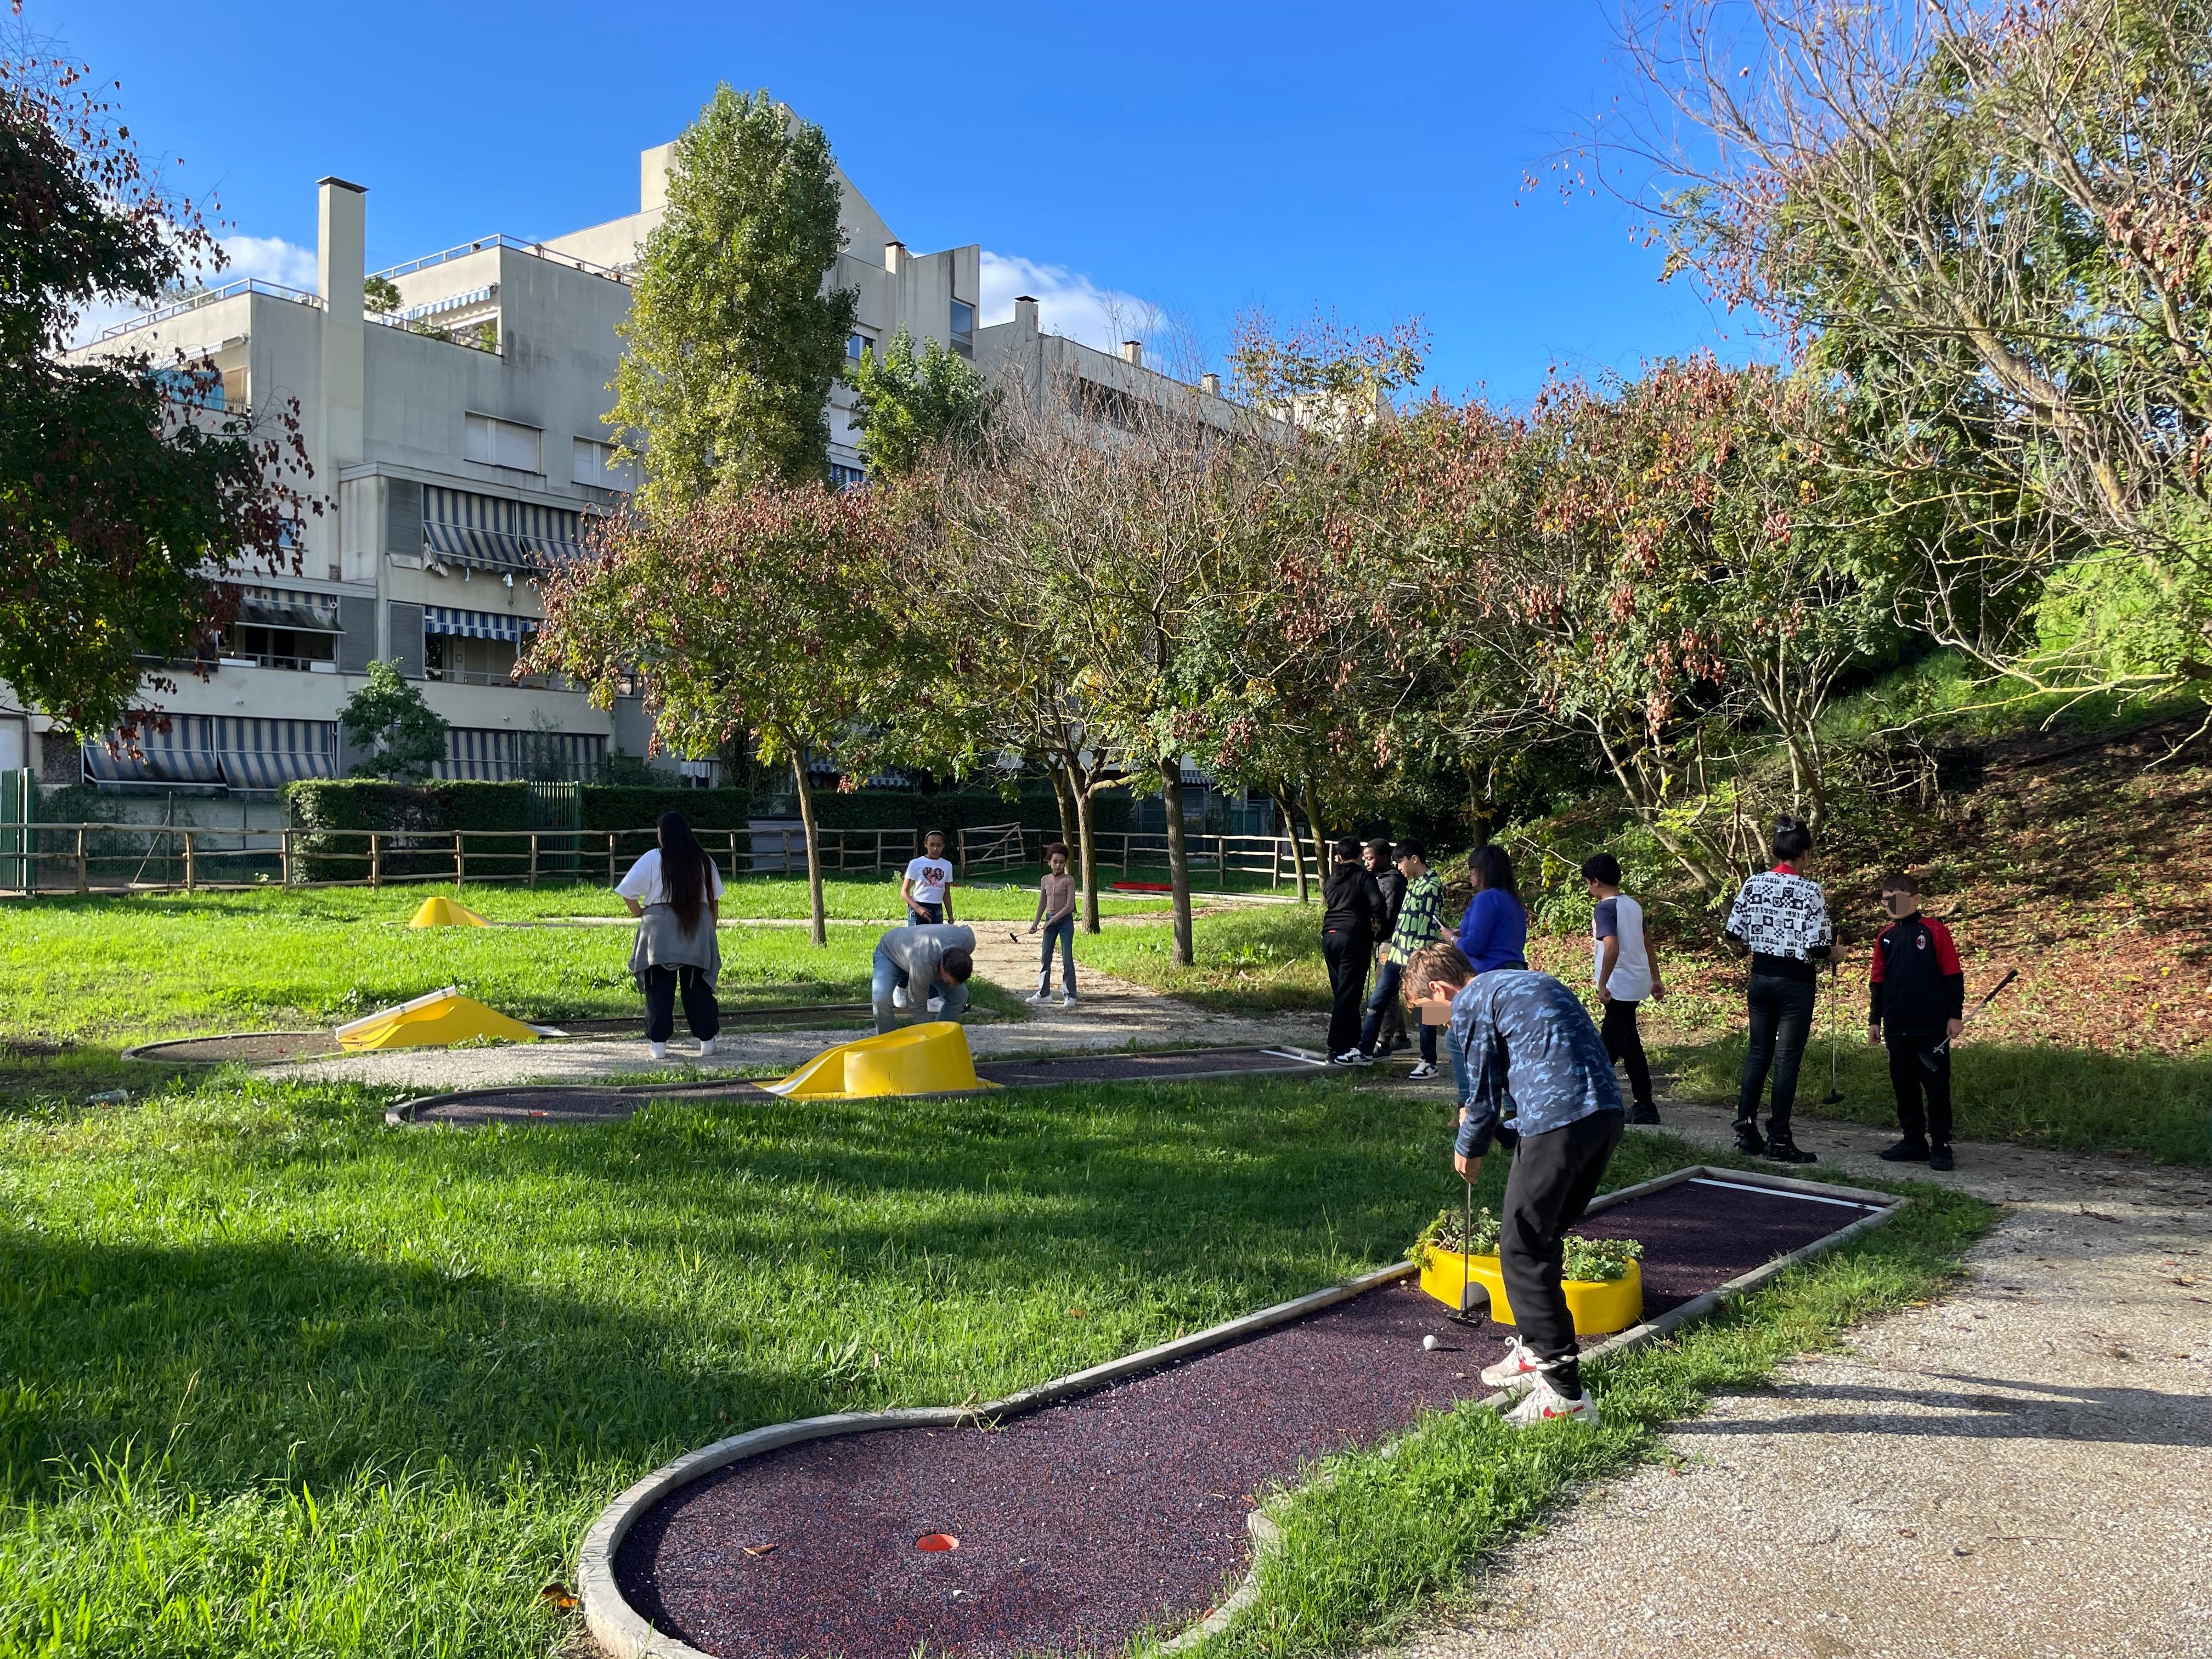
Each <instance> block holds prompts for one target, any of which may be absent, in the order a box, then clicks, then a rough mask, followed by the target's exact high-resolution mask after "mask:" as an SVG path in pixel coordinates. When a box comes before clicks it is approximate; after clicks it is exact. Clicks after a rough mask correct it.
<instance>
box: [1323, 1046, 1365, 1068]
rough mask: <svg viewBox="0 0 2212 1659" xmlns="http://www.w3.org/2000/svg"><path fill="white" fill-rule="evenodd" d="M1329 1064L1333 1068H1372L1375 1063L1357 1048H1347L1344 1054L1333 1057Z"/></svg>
mask: <svg viewBox="0 0 2212 1659" xmlns="http://www.w3.org/2000/svg"><path fill="white" fill-rule="evenodd" d="M1328 1063H1329V1064H1330V1065H1332V1066H1372V1065H1373V1064H1374V1063H1375V1062H1374V1061H1373V1060H1370V1058H1368V1056H1367V1055H1365V1054H1362V1053H1360V1052H1359V1050H1358V1049H1357V1048H1346V1050H1345V1051H1344V1052H1343V1053H1342V1054H1336V1055H1334V1056H1332V1057H1331V1058H1330V1060H1329V1062H1328Z"/></svg>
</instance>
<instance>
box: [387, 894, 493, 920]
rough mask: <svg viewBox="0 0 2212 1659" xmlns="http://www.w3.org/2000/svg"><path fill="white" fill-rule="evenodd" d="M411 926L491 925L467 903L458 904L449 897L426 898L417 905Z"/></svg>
mask: <svg viewBox="0 0 2212 1659" xmlns="http://www.w3.org/2000/svg"><path fill="white" fill-rule="evenodd" d="M407 925H408V926H409V927H490V926H491V924H490V923H489V922H488V921H485V920H484V919H483V917H482V916H480V915H477V913H476V912H475V911H473V910H471V909H470V908H469V907H468V906H467V905H465V904H457V903H455V902H453V900H452V899H449V898H435V897H433V898H426V899H424V900H423V901H422V903H421V904H420V905H419V906H417V907H416V911H415V915H414V918H413V920H411V921H409V922H408V924H407Z"/></svg>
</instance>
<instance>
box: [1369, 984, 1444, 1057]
mask: <svg viewBox="0 0 2212 1659" xmlns="http://www.w3.org/2000/svg"><path fill="white" fill-rule="evenodd" d="M1405 977H1406V964H1405V963H1402V962H1386V963H1383V965H1382V966H1381V967H1380V968H1378V969H1376V970H1375V994H1374V995H1372V996H1370V997H1369V998H1368V999H1367V1023H1366V1024H1364V1025H1363V1026H1361V1027H1360V1028H1359V1048H1360V1052H1361V1053H1363V1054H1373V1053H1374V1052H1375V1044H1376V1040H1377V1039H1378V1038H1380V1037H1381V1036H1382V1035H1383V1016H1384V1015H1385V1014H1387V1013H1388V1012H1389V1009H1390V1005H1391V1004H1392V1003H1394V1002H1395V1001H1396V1000H1398V987H1399V985H1400V984H1401V982H1402V981H1404V979H1405ZM1421 1058H1422V1059H1423V1060H1426V1061H1427V1062H1428V1063H1429V1064H1430V1065H1431V1066H1433V1065H1435V1064H1436V1063H1437V1028H1436V1027H1435V1026H1433V1025H1431V1024H1428V1023H1427V1022H1426V1021H1423V1022H1422V1024H1421Z"/></svg>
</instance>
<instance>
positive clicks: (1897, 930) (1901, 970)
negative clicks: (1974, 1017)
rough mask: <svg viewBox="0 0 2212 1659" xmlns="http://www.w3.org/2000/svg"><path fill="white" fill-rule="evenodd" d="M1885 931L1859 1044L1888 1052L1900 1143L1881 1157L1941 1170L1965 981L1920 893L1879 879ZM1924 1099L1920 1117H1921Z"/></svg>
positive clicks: (1907, 882) (1901, 882)
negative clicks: (1886, 1047)
mask: <svg viewBox="0 0 2212 1659" xmlns="http://www.w3.org/2000/svg"><path fill="white" fill-rule="evenodd" d="M1881 908H1883V909H1884V910H1886V911H1887V912H1888V913H1889V915H1890V917H1891V921H1890V925H1889V926H1888V927H1887V928H1885V929H1883V930H1882V933H1881V937H1880V938H1878V939H1875V942H1874V966H1873V968H1872V970H1871V975H1870V978H1869V986H1868V998H1867V1041H1868V1042H1870V1043H1874V1044H1875V1045H1877V1046H1878V1045H1880V1044H1881V1042H1883V1041H1884V1040H1885V1039H1887V1042H1888V1044H1889V1083H1890V1087H1891V1088H1892V1089H1893V1090H1895V1091H1896V1093H1897V1123H1898V1127H1899V1129H1901V1130H1902V1131H1903V1132H1904V1139H1901V1140H1899V1142H1898V1143H1897V1144H1896V1145H1895V1146H1892V1147H1890V1148H1889V1149H1888V1150H1887V1152H1883V1153H1882V1154H1881V1156H1882V1157H1883V1158H1887V1159H1888V1160H1889V1162H1891V1163H1892V1164H1920V1163H1925V1164H1927V1165H1928V1167H1929V1169H1931V1170H1948V1169H1950V1168H1951V1167H1952V1158H1951V1050H1950V1048H1949V1043H1950V1041H1951V1039H1953V1038H1954V1037H1956V1036H1958V1035H1959V1033H1960V1030H1963V1029H1964V1023H1965V1015H1966V970H1965V969H1963V968H1961V967H1960V965H1959V951H1958V948H1957V947H1956V946H1955V945H1953V944H1952V942H1951V933H1950V930H1949V929H1948V928H1947V927H1944V926H1943V924H1942V922H1940V921H1929V920H1928V918H1927V917H1925V916H1923V915H1921V914H1920V888H1919V884H1917V882H1915V881H1914V880H1913V879H1912V878H1911V877H1910V876H1907V875H1892V876H1884V877H1883V878H1882V881H1881ZM1923 1097H1924V1098H1925V1101H1926V1110H1925V1111H1924V1113H1923V1109H1922V1101H1923Z"/></svg>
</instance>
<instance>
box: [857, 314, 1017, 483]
mask: <svg viewBox="0 0 2212 1659" xmlns="http://www.w3.org/2000/svg"><path fill="white" fill-rule="evenodd" d="M846 378H847V380H848V383H849V384H850V385H851V386H852V388H853V393H854V397H855V398H857V399H858V402H857V404H856V405H855V407H854V410H853V425H854V429H855V430H857V431H858V432H859V433H860V454H861V456H862V457H863V459H866V462H867V464H868V471H869V473H870V474H871V475H872V476H875V477H891V478H903V477H907V476H908V474H910V473H911V472H912V471H914V470H915V467H916V466H917V465H920V464H921V459H922V457H924V456H925V455H927V454H928V453H930V452H931V451H932V450H933V449H936V448H938V447H940V446H944V447H949V448H950V449H951V451H952V452H953V454H954V455H955V456H956V457H958V456H965V455H968V454H970V453H973V451H974V450H975V446H976V444H977V442H978V441H979V440H980V439H981V437H982V435H983V428H984V426H985V424H986V423H987V422H988V421H989V419H990V416H991V410H992V409H993V407H994V405H995V404H996V403H997V401H998V399H997V395H996V394H995V393H994V392H993V390H992V389H991V388H990V387H989V386H987V385H986V384H985V382H984V380H983V377H982V376H981V374H977V373H976V372H975V368H974V366H973V365H972V364H970V363H969V362H968V361H967V360H966V359H965V358H963V357H962V356H960V355H959V354H958V353H957V352H954V351H947V350H946V349H945V347H944V346H943V345H941V344H940V343H938V342H937V341H935V340H932V341H930V342H929V344H928V346H927V349H925V350H923V351H922V352H921V353H920V354H919V355H917V354H916V353H915V349H914V336H912V335H911V334H909V333H908V332H907V331H906V330H905V329H904V328H901V329H900V330H899V331H897V332H896V333H895V334H893V335H892V336H891V337H890V343H888V344H887V345H886V346H885V347H884V349H883V350H881V351H880V352H879V351H878V350H877V349H876V348H875V347H873V346H870V347H869V348H868V349H866V351H864V352H862V353H861V354H860V368H857V369H855V370H854V371H853V372H852V373H850V374H848V375H847V377H846Z"/></svg>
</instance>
